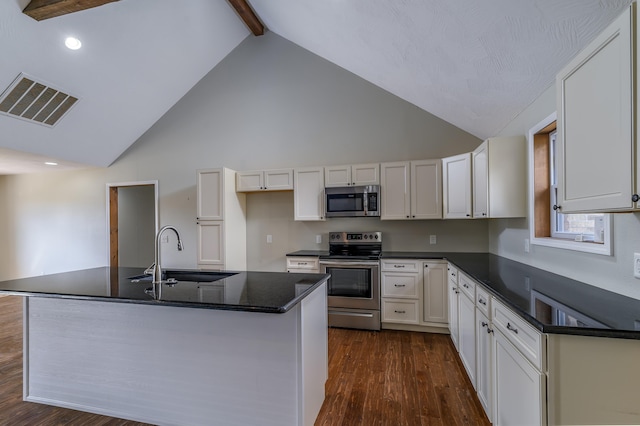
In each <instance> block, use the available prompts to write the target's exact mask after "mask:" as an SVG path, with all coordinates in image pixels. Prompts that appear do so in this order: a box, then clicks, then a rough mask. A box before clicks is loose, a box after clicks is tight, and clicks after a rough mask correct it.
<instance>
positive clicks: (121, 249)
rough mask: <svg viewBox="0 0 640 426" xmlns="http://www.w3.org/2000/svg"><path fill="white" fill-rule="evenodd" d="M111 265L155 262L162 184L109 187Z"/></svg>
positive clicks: (143, 183) (113, 185)
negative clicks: (159, 187)
mask: <svg viewBox="0 0 640 426" xmlns="http://www.w3.org/2000/svg"><path fill="white" fill-rule="evenodd" d="M107 198H108V202H107V204H108V214H107V221H108V230H109V266H110V267H112V268H117V267H147V266H149V265H151V264H152V263H153V259H154V241H155V235H156V231H157V229H158V182H157V181H146V182H125V183H110V184H107Z"/></svg>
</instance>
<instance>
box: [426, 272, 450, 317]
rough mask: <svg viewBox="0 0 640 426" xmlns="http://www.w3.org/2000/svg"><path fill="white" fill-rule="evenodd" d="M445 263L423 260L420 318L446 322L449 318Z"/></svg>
mask: <svg viewBox="0 0 640 426" xmlns="http://www.w3.org/2000/svg"><path fill="white" fill-rule="evenodd" d="M447 282H448V279H447V265H445V264H444V263H435V262H424V275H423V292H422V320H423V321H424V322H438V323H443V324H446V323H447V322H448V320H449V310H448V309H447V308H448V298H447V294H448V292H447Z"/></svg>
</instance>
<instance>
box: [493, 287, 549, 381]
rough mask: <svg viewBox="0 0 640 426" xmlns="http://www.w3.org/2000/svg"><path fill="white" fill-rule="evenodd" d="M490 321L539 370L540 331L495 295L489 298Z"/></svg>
mask: <svg viewBox="0 0 640 426" xmlns="http://www.w3.org/2000/svg"><path fill="white" fill-rule="evenodd" d="M491 311H492V316H493V318H492V322H493V326H494V327H495V328H498V330H500V331H501V332H502V334H503V335H504V336H505V337H506V338H507V339H508V340H509V341H510V342H511V343H512V344H513V345H514V346H515V347H516V348H517V349H518V350H519V351H520V352H521V353H522V355H524V356H525V357H526V358H527V359H528V360H529V361H531V363H532V364H533V365H534V366H535V367H536V368H537V369H538V370H540V371H542V367H543V366H542V355H543V354H544V348H543V344H544V340H543V338H542V333H540V332H539V331H538V330H536V329H535V328H533V327H532V326H531V325H529V324H528V323H527V322H526V321H525V320H524V319H522V317H520V316H519V315H518V314H516V313H515V312H513V311H512V310H511V309H509V308H507V307H506V306H505V305H504V304H502V302H500V301H499V300H498V299H496V298H495V297H493V298H492V300H491Z"/></svg>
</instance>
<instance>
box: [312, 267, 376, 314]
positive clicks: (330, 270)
mask: <svg viewBox="0 0 640 426" xmlns="http://www.w3.org/2000/svg"><path fill="white" fill-rule="evenodd" d="M320 272H322V273H325V274H331V278H329V281H328V292H327V293H328V305H329V307H330V308H351V309H370V310H380V264H379V262H377V261H376V262H370V261H353V260H339V261H338V260H320Z"/></svg>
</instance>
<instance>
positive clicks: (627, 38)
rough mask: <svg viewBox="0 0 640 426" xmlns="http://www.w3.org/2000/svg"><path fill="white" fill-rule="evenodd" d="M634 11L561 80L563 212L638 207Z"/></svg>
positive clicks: (559, 163)
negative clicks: (636, 195)
mask: <svg viewBox="0 0 640 426" xmlns="http://www.w3.org/2000/svg"><path fill="white" fill-rule="evenodd" d="M634 8H635V5H634V4H632V5H631V6H630V7H629V9H627V10H626V11H625V12H624V13H623V14H622V15H621V16H620V17H619V18H618V19H616V20H615V21H614V22H613V23H612V24H611V25H609V27H607V29H606V30H605V31H604V32H602V33H601V34H600V35H599V36H598V37H597V38H596V39H595V40H594V41H593V42H591V43H590V44H589V45H588V46H587V47H586V48H585V49H583V50H582V51H581V52H580V53H579V54H578V55H577V56H576V57H575V58H574V59H573V60H571V61H570V62H569V63H568V64H567V65H566V66H565V68H563V69H562V70H561V71H560V73H558V75H557V77H556V93H557V110H558V116H557V128H558V135H557V139H556V141H557V142H556V143H558V148H559V149H558V150H557V154H556V155H557V168H558V205H559V208H561V211H562V212H563V213H572V212H607V211H625V210H631V209H633V208H634V207H637V206H636V205H634V199H633V198H632V197H633V195H634V194H637V187H636V183H635V182H634V178H635V170H634V167H637V164H638V161H637V158H634V155H640V154H639V153H637V152H636V150H635V149H634V147H635V146H636V145H635V143H634V134H633V128H634V121H635V119H634V116H633V114H634V110H635V107H634V83H633V80H634V75H633V74H632V71H633V69H634V66H635V64H634V62H633V61H634V52H633V50H632V49H633V46H634V43H635V42H634V40H633V39H632V38H633V34H634V31H633V26H634V25H633V21H634V18H635V17H634V13H635V12H634ZM636 72H640V70H637V71H636ZM636 114H637V112H636ZM638 132H639V133H638V134H640V130H638ZM634 165H635V166H634ZM639 178H640V176H639ZM636 201H637V200H636Z"/></svg>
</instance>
